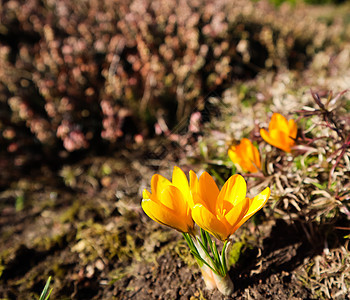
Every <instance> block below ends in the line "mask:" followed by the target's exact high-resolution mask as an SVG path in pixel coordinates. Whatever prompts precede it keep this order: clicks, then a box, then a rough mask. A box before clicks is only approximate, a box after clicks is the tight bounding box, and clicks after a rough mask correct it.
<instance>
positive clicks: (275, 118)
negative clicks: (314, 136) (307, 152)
mask: <svg viewBox="0 0 350 300" xmlns="http://www.w3.org/2000/svg"><path fill="white" fill-rule="evenodd" d="M273 129H278V130H279V131H282V132H284V133H286V134H289V126H288V121H287V119H286V118H285V117H284V116H282V115H281V114H278V113H274V114H273V115H272V117H271V121H270V124H269V131H271V130H273Z"/></svg>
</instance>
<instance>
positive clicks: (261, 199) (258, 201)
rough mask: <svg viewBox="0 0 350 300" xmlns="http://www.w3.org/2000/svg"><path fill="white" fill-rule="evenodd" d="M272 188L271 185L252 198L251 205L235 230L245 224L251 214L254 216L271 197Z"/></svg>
mask: <svg viewBox="0 0 350 300" xmlns="http://www.w3.org/2000/svg"><path fill="white" fill-rule="evenodd" d="M270 193H271V190H270V188H269V187H267V188H266V189H264V190H263V191H262V192H261V193H260V194H258V195H256V196H255V197H254V198H253V199H250V200H251V201H250V206H249V209H248V211H247V213H246V214H245V216H244V217H243V218H242V220H241V221H239V223H237V224H236V225H235V226H234V229H233V232H234V231H236V230H237V229H238V228H239V227H241V226H242V225H243V223H245V222H246V221H247V220H248V219H249V218H250V217H251V216H253V215H254V214H255V213H256V212H257V211H259V210H260V209H261V208H262V207H263V206H264V205H265V204H266V202H267V200H268V199H269V197H270Z"/></svg>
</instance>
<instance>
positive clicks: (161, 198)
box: [141, 167, 194, 232]
mask: <svg viewBox="0 0 350 300" xmlns="http://www.w3.org/2000/svg"><path fill="white" fill-rule="evenodd" d="M141 206H142V209H143V210H144V212H145V213H146V214H147V215H148V216H149V217H150V218H151V219H153V220H154V221H156V222H158V223H160V224H163V225H167V226H169V227H172V228H174V229H176V230H178V231H181V232H192V231H193V227H194V222H193V219H192V216H191V208H192V206H193V200H192V195H191V192H190V187H189V184H188V180H187V177H186V175H185V173H184V172H183V171H182V170H181V169H180V168H178V167H174V170H173V178H172V182H170V181H169V180H168V179H166V178H165V177H163V176H161V175H159V174H155V175H153V177H152V180H151V193H150V192H149V191H147V190H146V189H145V190H143V199H142V202H141Z"/></svg>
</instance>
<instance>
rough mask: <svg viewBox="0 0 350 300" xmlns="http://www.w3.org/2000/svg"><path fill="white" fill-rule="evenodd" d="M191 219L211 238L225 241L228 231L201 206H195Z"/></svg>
mask: <svg viewBox="0 0 350 300" xmlns="http://www.w3.org/2000/svg"><path fill="white" fill-rule="evenodd" d="M192 218H193V220H194V221H195V223H196V224H197V225H198V226H199V227H201V228H202V229H204V230H206V231H208V232H209V233H211V234H212V235H213V236H215V237H217V238H218V239H220V240H222V241H223V240H226V239H227V237H228V230H227V228H226V226H225V225H224V224H223V223H222V222H220V221H219V220H218V219H217V217H216V216H215V215H214V214H212V213H211V212H210V211H209V210H208V209H207V208H206V207H205V206H203V205H202V204H196V205H195V206H194V207H193V209H192Z"/></svg>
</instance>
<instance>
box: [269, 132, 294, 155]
mask: <svg viewBox="0 0 350 300" xmlns="http://www.w3.org/2000/svg"><path fill="white" fill-rule="evenodd" d="M270 138H271V141H272V143H270V144H271V145H272V146H275V147H276V148H279V149H281V150H283V151H285V152H291V149H290V146H292V145H294V141H293V140H292V139H291V138H290V137H289V136H288V135H287V134H286V133H284V132H283V131H280V130H278V129H274V130H271V131H270Z"/></svg>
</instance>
